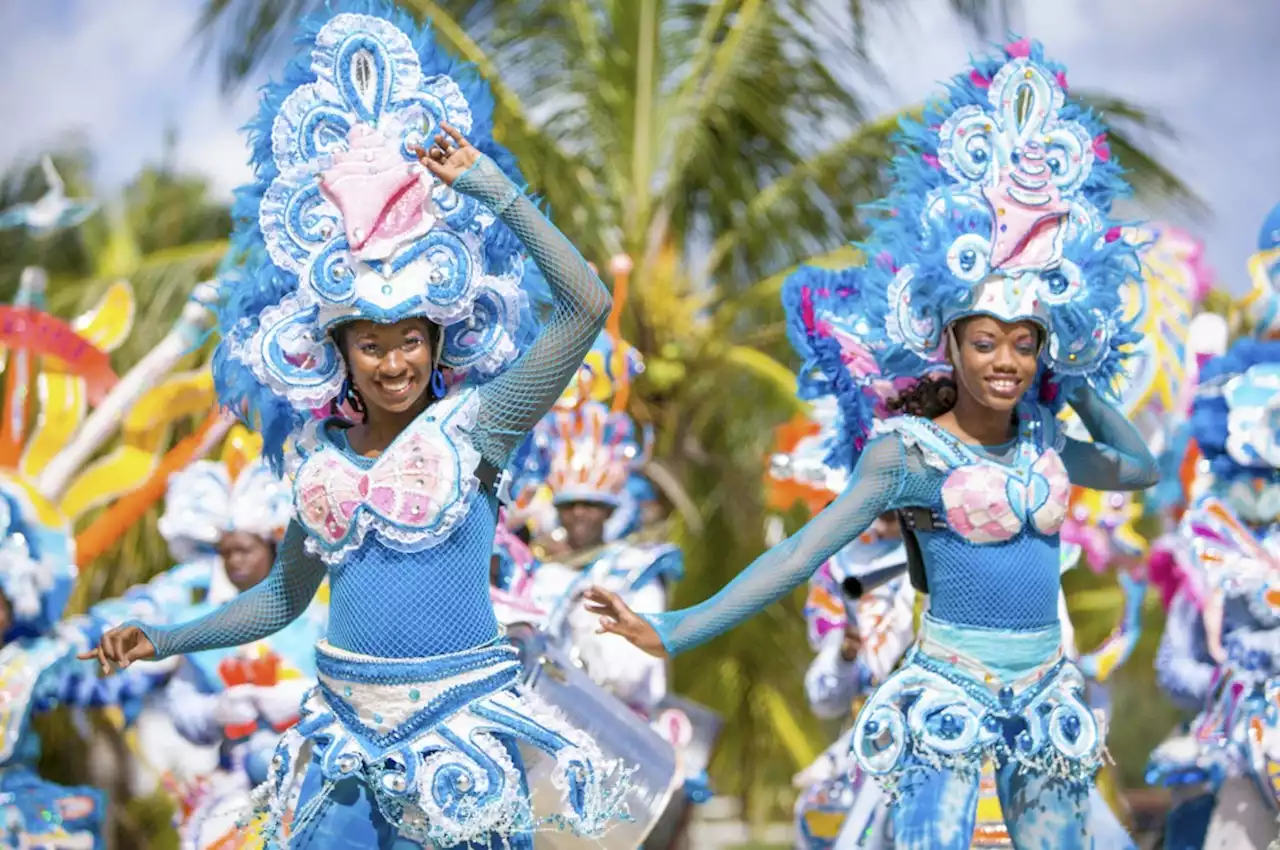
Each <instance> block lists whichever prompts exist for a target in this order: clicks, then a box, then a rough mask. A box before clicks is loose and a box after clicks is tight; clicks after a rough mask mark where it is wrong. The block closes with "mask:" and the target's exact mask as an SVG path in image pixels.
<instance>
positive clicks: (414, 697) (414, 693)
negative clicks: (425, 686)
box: [409, 688, 422, 702]
mask: <svg viewBox="0 0 1280 850" xmlns="http://www.w3.org/2000/svg"><path fill="white" fill-rule="evenodd" d="M421 698H422V692H421V691H419V690H418V689H417V688H410V689H409V701H410V702H417V701H418V700H419V699H421Z"/></svg>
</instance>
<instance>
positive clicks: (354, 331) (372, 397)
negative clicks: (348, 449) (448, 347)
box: [342, 319, 432, 413]
mask: <svg viewBox="0 0 1280 850" xmlns="http://www.w3.org/2000/svg"><path fill="white" fill-rule="evenodd" d="M429 328H430V325H429V324H428V323H427V320H426V319H405V320H403V321H400V322H396V323H395V324H394V325H380V324H377V323H375V322H369V321H365V320H363V319H362V320H359V321H355V322H352V323H351V324H349V325H347V326H346V327H345V328H344V329H343V337H342V338H343V342H344V344H345V346H346V355H347V367H348V368H349V369H350V370H351V383H352V384H353V385H354V386H355V388H356V389H357V390H358V391H359V392H360V397H361V398H362V399H363V400H364V403H365V405H366V406H368V407H370V408H375V409H378V410H382V411H385V412H388V413H404V412H405V411H408V410H412V409H414V407H415V406H417V405H418V404H419V403H420V402H421V401H422V398H423V396H424V395H425V394H426V392H427V390H428V387H429V386H430V383H431V356H432V352H431V334H430V333H429Z"/></svg>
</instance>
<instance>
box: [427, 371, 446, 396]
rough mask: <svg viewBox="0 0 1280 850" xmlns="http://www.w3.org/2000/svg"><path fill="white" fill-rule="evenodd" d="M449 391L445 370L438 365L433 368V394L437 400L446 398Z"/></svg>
mask: <svg viewBox="0 0 1280 850" xmlns="http://www.w3.org/2000/svg"><path fill="white" fill-rule="evenodd" d="M446 392H448V387H446V386H445V385H444V372H442V371H440V367H438V366H436V367H433V368H432V369H431V395H433V396H434V397H435V398H436V400H437V401H438V400H439V399H442V398H444V396H445V393H446Z"/></svg>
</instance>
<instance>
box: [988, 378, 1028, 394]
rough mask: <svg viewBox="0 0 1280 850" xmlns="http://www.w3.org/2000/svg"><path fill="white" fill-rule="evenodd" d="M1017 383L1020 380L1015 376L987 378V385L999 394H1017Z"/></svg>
mask: <svg viewBox="0 0 1280 850" xmlns="http://www.w3.org/2000/svg"><path fill="white" fill-rule="evenodd" d="M1019 383H1021V382H1020V381H1019V380H1018V379H1017V378H987V386H989V387H991V391H992V392H993V393H995V394H996V395H1000V396H1012V395H1017V393H1018V384H1019Z"/></svg>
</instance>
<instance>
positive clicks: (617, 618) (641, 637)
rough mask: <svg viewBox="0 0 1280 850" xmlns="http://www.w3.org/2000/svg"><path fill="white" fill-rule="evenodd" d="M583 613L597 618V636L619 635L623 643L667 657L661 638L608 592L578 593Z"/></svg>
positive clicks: (644, 620) (651, 653) (591, 591)
mask: <svg viewBox="0 0 1280 850" xmlns="http://www.w3.org/2000/svg"><path fill="white" fill-rule="evenodd" d="M582 598H583V600H584V601H585V602H586V607H587V610H588V611H590V612H591V613H592V614H595V615H597V616H599V617H600V626H599V628H598V629H597V631H598V632H600V633H606V632H607V633H609V634H615V635H620V636H622V637H624V638H626V639H627V641H628V642H629V643H630V644H631V645H633V646H636V647H638V648H640V649H643V650H644V651H645V652H647V653H649V654H650V655H653V656H656V657H658V658H666V657H667V654H668V653H667V648H666V647H665V646H663V645H662V638H660V637H658V633H657V631H655V630H654V628H653V626H651V625H649V621H648V620H646V619H644V618H643V617H641V616H639V615H637V614H636V612H634V611H632V610H631V608H630V607H629V606H628V605H627V603H625V602H623V601H622V597H621V596H619V595H618V594H616V593H614V592H613V591H612V590H606V589H605V588H603V587H598V586H597V587H592V588H589V589H588V590H587V592H586V593H584V594H582Z"/></svg>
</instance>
